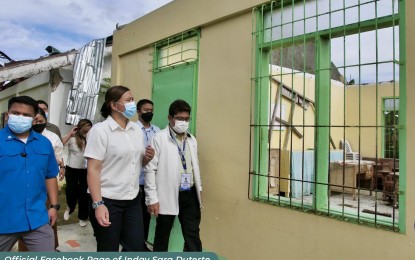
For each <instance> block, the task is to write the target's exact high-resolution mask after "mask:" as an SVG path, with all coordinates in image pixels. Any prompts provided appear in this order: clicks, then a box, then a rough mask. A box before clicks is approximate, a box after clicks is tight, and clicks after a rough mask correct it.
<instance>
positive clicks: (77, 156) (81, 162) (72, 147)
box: [65, 137, 86, 169]
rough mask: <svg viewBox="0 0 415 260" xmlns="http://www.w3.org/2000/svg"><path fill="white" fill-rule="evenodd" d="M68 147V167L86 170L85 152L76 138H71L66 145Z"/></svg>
mask: <svg viewBox="0 0 415 260" xmlns="http://www.w3.org/2000/svg"><path fill="white" fill-rule="evenodd" d="M65 146H66V147H68V159H67V162H66V165H67V166H69V167H71V168H74V169H86V159H85V157H84V150H81V149H80V148H79V147H78V144H77V143H76V138H75V137H71V138H69V141H68V142H67V143H66V145H65Z"/></svg>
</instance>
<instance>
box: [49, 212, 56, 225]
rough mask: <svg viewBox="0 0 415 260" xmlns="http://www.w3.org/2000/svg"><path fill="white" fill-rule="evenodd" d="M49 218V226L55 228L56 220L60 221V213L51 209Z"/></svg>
mask: <svg viewBox="0 0 415 260" xmlns="http://www.w3.org/2000/svg"><path fill="white" fill-rule="evenodd" d="M48 216H49V225H50V226H53V225H55V223H56V219H58V211H57V210H56V209H54V208H50V209H49V210H48Z"/></svg>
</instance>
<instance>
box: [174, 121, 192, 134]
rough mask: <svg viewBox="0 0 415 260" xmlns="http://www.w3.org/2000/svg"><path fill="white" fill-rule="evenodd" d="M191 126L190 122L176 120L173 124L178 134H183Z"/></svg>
mask: <svg viewBox="0 0 415 260" xmlns="http://www.w3.org/2000/svg"><path fill="white" fill-rule="evenodd" d="M188 128H189V122H186V121H179V120H176V121H175V123H174V126H173V130H174V131H175V132H176V133H178V134H183V133H185V132H186V131H187V129H188Z"/></svg>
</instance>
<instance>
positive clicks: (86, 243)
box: [12, 221, 97, 252]
mask: <svg viewBox="0 0 415 260" xmlns="http://www.w3.org/2000/svg"><path fill="white" fill-rule="evenodd" d="M87 223H88V224H87V226H86V227H81V226H80V225H79V224H78V223H76V224H69V225H61V226H58V238H59V247H58V250H59V251H61V252H96V251H97V243H96V241H95V237H94V236H93V232H92V226H91V223H89V221H88V222H87ZM12 252H17V243H16V245H15V246H14V247H13V249H12Z"/></svg>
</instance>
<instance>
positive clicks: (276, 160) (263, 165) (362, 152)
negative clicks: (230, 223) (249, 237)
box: [249, 0, 406, 232]
mask: <svg viewBox="0 0 415 260" xmlns="http://www.w3.org/2000/svg"><path fill="white" fill-rule="evenodd" d="M401 10H405V1H403V0H401V1H397V0H350V1H349V0H348V1H346V0H318V1H317V0H307V1H306V0H280V1H272V2H270V3H268V4H265V5H262V6H258V7H256V8H254V10H253V17H254V19H253V23H252V24H253V33H252V36H253V38H252V42H253V46H254V48H253V62H252V64H254V67H253V69H252V77H251V78H252V81H251V82H252V83H251V96H252V99H251V100H252V102H251V124H250V128H251V148H250V158H251V160H250V165H249V167H250V169H249V181H250V189H249V197H250V198H251V199H252V200H256V201H261V202H265V203H269V204H274V205H278V206H282V207H290V208H293V209H297V210H300V211H304V212H311V213H314V214H318V215H324V216H328V217H332V218H336V219H339V220H343V221H349V222H354V223H359V224H365V225H370V226H375V227H381V228H384V229H387V230H393V231H397V232H405V193H404V187H405V176H406V166H405V161H403V160H401V161H399V154H401V155H402V154H403V152H404V151H405V149H404V148H405V138H406V136H405V131H404V128H405V127H404V125H405V118H406V111H405V102H406V100H405V75H404V74H405V64H404V63H403V62H401V60H404V57H405V45H404V43H405V19H404V12H403V11H402V12H401ZM391 100H392V101H391ZM391 102H392V103H393V104H392V105H391ZM387 112H392V113H388V114H391V115H393V116H389V117H385V114H386V113H387ZM398 112H399V114H398ZM396 115H398V116H399V121H398V120H397V118H398V117H397V116H396ZM391 133H396V134H395V135H393V138H392V137H391V135H392V134H391ZM387 134H389V135H388V136H387ZM391 140H393V141H391ZM390 151H392V152H390ZM401 158H405V157H404V156H401Z"/></svg>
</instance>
